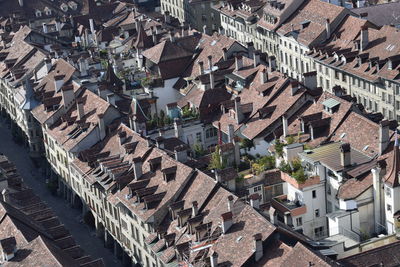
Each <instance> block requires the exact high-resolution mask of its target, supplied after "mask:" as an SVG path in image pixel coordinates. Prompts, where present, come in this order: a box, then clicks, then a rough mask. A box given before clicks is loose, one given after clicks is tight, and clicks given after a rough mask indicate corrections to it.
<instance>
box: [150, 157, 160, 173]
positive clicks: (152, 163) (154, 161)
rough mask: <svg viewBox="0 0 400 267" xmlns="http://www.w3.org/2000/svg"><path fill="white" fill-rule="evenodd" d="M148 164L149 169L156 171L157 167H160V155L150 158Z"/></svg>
mask: <svg viewBox="0 0 400 267" xmlns="http://www.w3.org/2000/svg"><path fill="white" fill-rule="evenodd" d="M149 164H150V171H151V172H156V171H157V170H158V169H160V168H161V157H158V158H153V159H150V160H149Z"/></svg>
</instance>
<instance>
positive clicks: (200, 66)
mask: <svg viewBox="0 0 400 267" xmlns="http://www.w3.org/2000/svg"><path fill="white" fill-rule="evenodd" d="M197 64H199V72H200V75H203V74H204V63H203V61H197Z"/></svg>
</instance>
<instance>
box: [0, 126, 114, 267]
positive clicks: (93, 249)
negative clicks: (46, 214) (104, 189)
mask: <svg viewBox="0 0 400 267" xmlns="http://www.w3.org/2000/svg"><path fill="white" fill-rule="evenodd" d="M0 153H3V154H5V155H6V156H7V157H8V158H9V159H10V160H11V161H12V162H14V163H15V165H16V166H17V168H18V172H19V173H20V174H21V176H22V177H23V178H24V181H25V183H26V184H27V185H28V186H30V187H31V188H32V189H33V190H34V192H35V193H36V194H37V195H38V196H39V197H40V198H41V199H42V200H43V201H44V202H46V203H47V204H48V206H49V207H50V208H52V209H53V211H54V212H55V213H56V215H57V216H58V218H59V219H60V221H61V222H62V223H63V224H64V225H65V226H66V228H67V229H68V230H69V231H70V233H71V234H72V236H73V237H74V239H75V240H76V243H77V244H78V245H80V246H81V247H82V248H83V249H84V250H85V252H86V254H88V255H91V256H92V257H93V258H103V259H104V263H105V264H106V266H121V263H120V261H118V260H117V259H116V258H115V257H114V255H113V253H112V252H111V251H110V250H108V249H106V248H104V245H103V242H102V241H101V240H100V239H98V238H97V237H96V236H95V231H94V229H91V228H90V227H89V226H87V225H86V224H84V223H83V221H82V216H81V211H80V210H77V209H73V208H72V207H70V206H69V205H68V204H67V202H66V201H64V199H62V198H59V197H56V196H53V195H52V194H51V193H50V191H49V190H48V189H47V187H46V184H45V178H44V177H43V176H42V174H41V171H40V170H39V169H37V168H36V167H35V165H34V164H33V162H32V160H31V159H30V158H29V156H28V152H27V150H26V149H25V148H24V147H22V146H20V145H17V144H15V143H14V142H13V140H12V136H11V132H10V130H9V128H8V125H7V124H5V122H4V120H3V119H0Z"/></svg>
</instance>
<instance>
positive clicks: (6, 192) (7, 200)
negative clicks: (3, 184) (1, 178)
mask: <svg viewBox="0 0 400 267" xmlns="http://www.w3.org/2000/svg"><path fill="white" fill-rule="evenodd" d="M1 195H2V198H3V201H4V202H5V203H10V191H9V190H8V189H7V188H5V189H3V191H1Z"/></svg>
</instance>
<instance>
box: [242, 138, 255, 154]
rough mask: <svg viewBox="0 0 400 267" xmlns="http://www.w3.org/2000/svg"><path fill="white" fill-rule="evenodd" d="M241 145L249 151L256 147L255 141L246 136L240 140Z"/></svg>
mask: <svg viewBox="0 0 400 267" xmlns="http://www.w3.org/2000/svg"><path fill="white" fill-rule="evenodd" d="M240 147H241V148H244V149H245V150H246V151H249V150H250V149H251V148H253V147H254V142H253V140H250V139H248V138H244V139H242V140H241V141H240Z"/></svg>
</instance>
